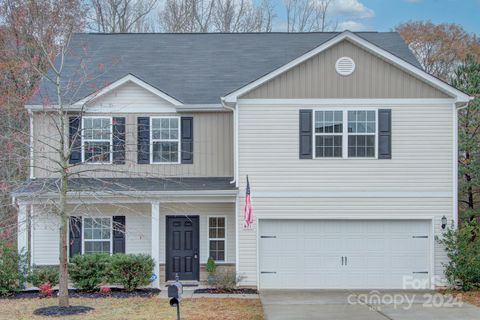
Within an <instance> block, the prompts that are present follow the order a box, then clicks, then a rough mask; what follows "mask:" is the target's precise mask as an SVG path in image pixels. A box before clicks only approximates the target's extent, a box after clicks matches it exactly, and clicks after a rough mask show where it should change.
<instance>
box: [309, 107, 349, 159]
mask: <svg viewBox="0 0 480 320" xmlns="http://www.w3.org/2000/svg"><path fill="white" fill-rule="evenodd" d="M314 121H315V140H314V141H315V157H317V158H341V157H342V145H343V142H342V135H343V112H342V111H315V120H314Z"/></svg>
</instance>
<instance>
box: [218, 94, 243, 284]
mask: <svg viewBox="0 0 480 320" xmlns="http://www.w3.org/2000/svg"><path fill="white" fill-rule="evenodd" d="M220 101H221V102H222V106H223V107H224V108H226V109H229V110H232V112H233V127H234V130H233V131H234V133H233V145H234V146H233V159H234V165H233V166H234V169H233V171H234V174H233V180H232V181H230V183H235V186H236V187H238V104H235V107H230V106H227V104H226V102H225V98H221V99H220ZM238 210H239V206H238V195H237V196H236V197H235V273H236V274H237V275H238V274H239V273H240V245H239V243H240V242H239V241H240V224H239V221H238V217H237V214H238V213H239V212H238ZM236 284H237V285H238V283H236Z"/></svg>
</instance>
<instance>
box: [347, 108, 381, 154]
mask: <svg viewBox="0 0 480 320" xmlns="http://www.w3.org/2000/svg"><path fill="white" fill-rule="evenodd" d="M376 131H377V122H376V112H375V111H348V157H349V158H374V157H375V138H376Z"/></svg>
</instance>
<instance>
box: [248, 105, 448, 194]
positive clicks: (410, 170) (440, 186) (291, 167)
mask: <svg viewBox="0 0 480 320" xmlns="http://www.w3.org/2000/svg"><path fill="white" fill-rule="evenodd" d="M302 108H313V109H315V107H312V106H308V107H305V106H303V107H301V106H268V105H240V108H239V124H240V125H239V178H240V186H244V180H245V176H246V175H247V174H248V175H249V177H250V182H251V184H252V185H253V186H255V191H256V192H262V191H263V192H275V191H315V192H319V191H322V192H336V191H352V192H354V191H381V192H388V191H390V192H416V191H429V192H449V193H451V192H452V166H453V163H452V161H453V160H452V159H453V154H452V148H453V128H452V126H453V121H452V120H453V119H452V117H453V113H452V106H448V105H445V106H396V107H389V106H385V108H389V109H391V110H392V159H390V160H368V159H326V158H323V159H311V160H310V159H307V160H305V159H303V160H301V159H299V120H298V117H299V109H302ZM382 108H383V107H382ZM318 109H328V107H327V106H323V107H318ZM344 125H345V124H344Z"/></svg>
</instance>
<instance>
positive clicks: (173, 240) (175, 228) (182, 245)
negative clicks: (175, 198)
mask: <svg viewBox="0 0 480 320" xmlns="http://www.w3.org/2000/svg"><path fill="white" fill-rule="evenodd" d="M198 221H199V220H198V216H167V241H166V242H167V243H166V245H167V248H166V249H167V250H166V252H167V257H166V258H167V262H166V276H167V280H175V279H176V276H177V275H178V278H179V279H180V280H200V278H199V275H200V272H199V271H200V263H199V261H200V260H199V257H200V255H199V254H200V252H199V241H200V240H199V223H198Z"/></svg>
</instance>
